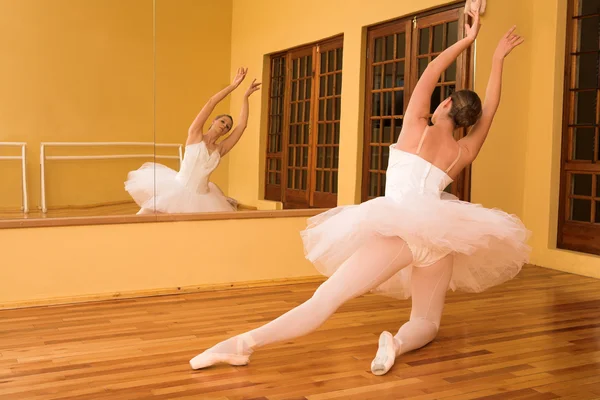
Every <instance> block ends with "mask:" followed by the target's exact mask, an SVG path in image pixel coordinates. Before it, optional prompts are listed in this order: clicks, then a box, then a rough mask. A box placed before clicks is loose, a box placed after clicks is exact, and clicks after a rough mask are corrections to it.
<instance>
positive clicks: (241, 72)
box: [233, 67, 248, 88]
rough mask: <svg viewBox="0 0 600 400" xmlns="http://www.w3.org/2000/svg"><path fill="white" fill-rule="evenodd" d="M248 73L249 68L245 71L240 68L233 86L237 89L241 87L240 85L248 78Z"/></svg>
mask: <svg viewBox="0 0 600 400" xmlns="http://www.w3.org/2000/svg"><path fill="white" fill-rule="evenodd" d="M247 73H248V68H245V69H244V68H243V67H240V68H238V70H237V75H236V76H235V78H234V79H233V86H234V87H236V88H237V87H238V86H240V83H242V81H243V80H244V79H245V78H246V74H247Z"/></svg>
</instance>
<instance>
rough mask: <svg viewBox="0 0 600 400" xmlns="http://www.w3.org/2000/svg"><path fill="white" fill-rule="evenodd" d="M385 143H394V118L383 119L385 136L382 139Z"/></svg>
mask: <svg viewBox="0 0 600 400" xmlns="http://www.w3.org/2000/svg"><path fill="white" fill-rule="evenodd" d="M381 141H382V142H383V143H392V120H391V119H384V120H383V137H382V139H381Z"/></svg>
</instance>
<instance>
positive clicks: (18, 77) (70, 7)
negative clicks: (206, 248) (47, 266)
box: [0, 0, 231, 209]
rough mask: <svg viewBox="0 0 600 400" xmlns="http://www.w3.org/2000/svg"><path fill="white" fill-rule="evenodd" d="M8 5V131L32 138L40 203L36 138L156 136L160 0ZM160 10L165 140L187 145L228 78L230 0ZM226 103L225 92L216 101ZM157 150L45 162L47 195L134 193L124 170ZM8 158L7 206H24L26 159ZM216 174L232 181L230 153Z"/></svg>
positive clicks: (1, 167) (9, 0) (103, 197)
mask: <svg viewBox="0 0 600 400" xmlns="http://www.w3.org/2000/svg"><path fill="white" fill-rule="evenodd" d="M0 10H2V12H1V13H0V53H1V54H2V57H3V60H4V62H2V63H1V64H0V87H2V90H1V91H0V141H26V142H28V145H29V150H28V156H29V162H28V169H29V171H28V178H29V187H30V205H31V208H32V209H35V208H36V207H37V206H38V205H39V182H40V180H39V161H38V160H39V142H40V141H143V142H153V141H154V128H155V126H154V95H155V93H154V54H153V53H154V50H153V47H154V40H153V1H152V0H127V1H121V0H86V1H76V0H53V1H50V2H48V1H45V2H44V1H43V2H40V1H38V0H19V1H14V0H0ZM156 10H157V14H156V22H157V41H156V42H157V43H156V50H157V53H156V67H157V71H156V111H157V113H156V134H157V139H158V141H160V142H163V143H164V142H169V143H182V144H183V143H184V142H185V138H186V134H187V127H188V126H189V124H190V123H191V121H192V120H193V118H194V117H195V115H196V114H197V113H198V111H199V110H200V108H201V107H202V105H203V102H204V101H206V100H207V99H208V97H210V96H211V95H212V94H213V93H215V92H216V91H218V90H220V89H221V88H222V87H224V86H225V85H227V84H228V82H229V79H230V75H229V69H230V51H229V43H230V32H231V25H230V24H231V17H230V15H231V1H224V0H208V1H202V2H197V1H193V0H177V1H170V0H158V1H157V2H156ZM228 109H229V103H228V100H227V101H225V102H223V104H222V105H221V106H220V107H219V109H218V110H217V111H218V112H223V111H226V110H228ZM124 150H125V151H127V152H134V153H140V152H143V153H152V152H153V149H152V148H151V147H149V148H144V149H143V150H142V149H140V148H129V149H124ZM88 151H89V150H88ZM107 151H114V149H111V150H109V149H101V150H99V151H94V150H91V152H94V153H97V154H106V152H107ZM0 154H4V155H7V154H8V153H6V152H0ZM11 154H14V153H11ZM52 154H54V155H57V154H58V153H56V152H53V153H52ZM60 154H67V155H74V154H82V153H81V151H73V150H62V151H61V153H60ZM171 154H175V155H176V152H175V153H171ZM150 160H151V159H148V160H140V159H137V160H110V161H107V160H102V161H49V164H48V170H47V182H48V186H47V199H48V204H49V206H50V207H52V206H64V205H82V204H98V203H107V202H114V201H123V200H125V201H126V200H130V198H129V196H128V194H127V193H126V192H125V191H124V189H123V182H124V181H125V179H126V176H127V172H128V171H129V170H132V169H135V168H138V167H139V166H140V165H141V163H142V162H144V161H150ZM0 163H1V164H0V171H1V174H2V176H3V181H2V187H1V190H2V196H0V208H16V207H18V205H19V204H20V201H21V197H20V175H19V165H18V163H17V162H13V161H0ZM166 164H167V165H169V166H171V167H174V168H177V162H166ZM4 177H6V178H4ZM5 179H6V180H5ZM215 180H216V182H217V183H218V184H220V185H221V186H224V187H225V189H227V162H225V163H224V167H223V168H221V169H220V170H219V171H218V172H217V173H216V174H215Z"/></svg>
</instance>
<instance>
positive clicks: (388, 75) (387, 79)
mask: <svg viewBox="0 0 600 400" xmlns="http://www.w3.org/2000/svg"><path fill="white" fill-rule="evenodd" d="M393 67H394V64H391V63H390V64H385V66H384V77H383V87H384V88H386V89H388V88H391V87H392V85H393V84H394V76H393Z"/></svg>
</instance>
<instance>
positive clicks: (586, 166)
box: [557, 0, 600, 255]
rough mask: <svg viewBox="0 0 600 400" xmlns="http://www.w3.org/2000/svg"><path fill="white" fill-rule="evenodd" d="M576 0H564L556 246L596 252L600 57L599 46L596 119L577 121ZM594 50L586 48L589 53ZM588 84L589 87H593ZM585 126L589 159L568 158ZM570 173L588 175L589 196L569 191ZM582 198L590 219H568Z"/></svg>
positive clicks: (599, 240) (599, 249) (599, 234)
mask: <svg viewBox="0 0 600 400" xmlns="http://www.w3.org/2000/svg"><path fill="white" fill-rule="evenodd" d="M578 3H579V2H578V1H575V0H568V7H567V21H566V25H567V35H566V50H565V74H564V76H565V81H564V97H563V121H562V122H563V125H562V142H561V177H560V200H559V215H558V235H557V247H558V248H559V249H565V250H572V251H578V252H583V253H589V254H595V255H600V219H598V215H596V212H598V211H599V210H598V209H597V207H598V208H600V193H599V192H600V190H599V189H598V185H600V160H599V157H600V154H599V153H600V73H599V72H598V59H599V58H600V47H599V48H598V49H597V50H598V51H597V52H596V54H597V56H596V60H597V61H596V63H597V64H596V75H597V79H598V81H597V83H596V88H595V91H596V120H595V123H591V124H587V123H586V124H577V123H576V122H577V121H575V119H574V115H575V100H574V99H575V93H576V92H577V90H579V91H581V89H583V88H577V87H576V85H575V82H576V79H577V55H578V54H581V53H587V52H578V47H577V40H578V32H577V29H578V26H577V24H578V21H581V20H582V19H583V18H581V14H580V13H576V12H577V11H578V10H577V8H578ZM598 14H599V13H591V14H588V13H586V14H585V16H588V17H589V16H594V15H598ZM599 18H600V17H599ZM594 52H595V51H594V50H591V51H589V53H590V54H593V53H594ZM593 90H594V88H593V87H592V88H590V90H589V91H593ZM576 127H577V128H588V129H590V128H591V129H593V130H594V140H593V149H592V152H593V155H592V160H591V161H586V160H577V159H572V155H573V154H574V148H573V144H574V140H573V135H575V128H576ZM573 175H591V178H592V179H591V181H592V186H591V196H588V195H584V196H580V195H575V194H572V193H571V187H572V185H571V182H572V179H571V178H572V176H573ZM577 199H583V200H586V201H587V200H589V201H590V206H591V210H590V221H589V222H582V221H575V220H571V219H570V209H571V204H572V201H573V200H577ZM593 221H596V222H593Z"/></svg>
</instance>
